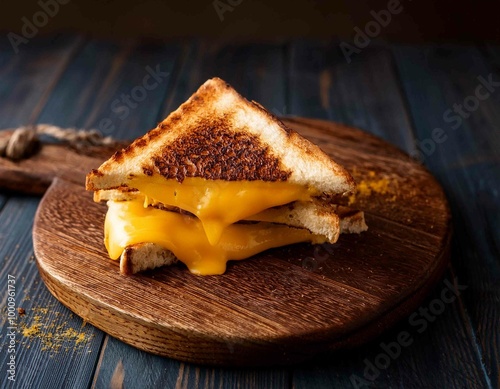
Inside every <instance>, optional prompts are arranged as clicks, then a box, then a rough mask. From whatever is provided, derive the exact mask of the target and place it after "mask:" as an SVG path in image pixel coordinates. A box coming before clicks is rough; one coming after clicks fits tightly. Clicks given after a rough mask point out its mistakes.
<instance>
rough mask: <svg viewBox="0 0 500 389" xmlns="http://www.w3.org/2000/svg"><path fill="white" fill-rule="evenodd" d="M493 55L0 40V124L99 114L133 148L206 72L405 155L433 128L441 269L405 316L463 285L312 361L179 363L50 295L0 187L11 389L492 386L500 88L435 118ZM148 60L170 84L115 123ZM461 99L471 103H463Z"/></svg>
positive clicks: (462, 94)
mask: <svg viewBox="0 0 500 389" xmlns="http://www.w3.org/2000/svg"><path fill="white" fill-rule="evenodd" d="M499 58H500V48H499V47H496V46H488V45H484V46H430V47H422V46H411V47H407V46H397V45H396V46H388V47H384V46H379V45H376V44H375V43H374V42H372V44H370V45H369V46H368V47H366V48H364V49H363V50H362V51H361V53H359V54H356V55H355V56H353V60H352V62H351V63H349V64H348V63H347V62H346V61H345V58H344V57H343V56H342V54H341V52H340V51H339V42H338V41H306V40H300V39H296V40H292V41H287V42H276V43H272V42H267V43H259V44H241V43H229V44H223V43H219V42H214V41H212V42H204V41H179V42H166V43H165V44H143V43H140V42H136V41H128V42H127V41H125V42H105V41H96V40H89V39H86V38H84V37H78V36H68V35H60V36H54V37H48V38H36V39H31V40H30V41H29V43H28V44H26V45H23V46H22V47H20V52H19V53H18V54H16V53H15V52H14V51H13V50H12V47H11V46H10V45H9V44H8V41H7V40H6V39H5V40H2V41H0V113H1V114H0V128H12V127H15V126H19V125H26V124H30V123H53V124H56V125H59V126H61V127H80V128H81V127H85V128H91V127H93V128H99V123H100V121H101V120H103V119H111V120H112V121H113V125H114V128H113V129H107V130H106V131H104V132H105V134H106V135H112V136H114V137H116V138H118V139H132V138H134V137H136V136H138V135H140V134H141V133H142V132H143V131H144V129H147V128H150V127H152V126H154V124H155V123H156V122H157V121H159V120H161V119H162V118H163V117H164V116H165V115H166V114H167V113H168V112H169V111H171V110H172V109H175V108H176V106H178V105H179V104H180V103H181V102H183V101H184V100H185V99H186V98H188V97H189V95H190V94H191V93H192V92H193V91H194V90H195V89H196V88H197V87H198V86H199V85H200V84H201V83H202V82H203V81H204V80H205V79H206V78H208V77H211V76H214V75H217V76H220V77H222V78H224V79H226V80H227V81H228V82H230V83H231V84H232V85H233V86H235V87H236V88H237V89H238V90H239V91H241V92H242V93H243V94H244V95H245V96H247V97H249V98H251V99H255V100H257V101H259V102H261V103H262V104H263V105H264V106H266V107H268V108H269V109H270V110H271V111H273V112H274V113H276V114H278V115H300V116H305V117H314V118H321V119H330V120H335V121H337V122H342V123H344V124H347V125H350V126H355V127H359V128H362V129H363V130H365V131H367V132H370V133H373V134H375V135H378V136H380V137H382V138H384V139H386V140H388V141H389V142H391V143H392V144H394V145H396V146H398V147H399V148H401V149H402V150H404V151H406V152H407V153H413V152H415V150H419V147H420V146H421V144H422V142H423V141H425V140H426V139H428V138H430V137H431V136H432V131H433V129H435V128H437V127H439V128H442V129H443V130H444V131H445V132H446V134H447V139H446V141H445V142H443V143H441V144H436V145H435V146H436V147H435V150H434V151H432V152H429V153H427V154H424V155H423V163H424V165H425V166H426V167H427V168H428V169H429V170H430V171H431V172H432V174H433V175H434V176H435V177H436V178H437V179H438V181H439V182H440V183H441V185H442V186H443V188H444V190H445V192H446V194H447V197H448V199H449V202H450V208H451V212H452V220H453V231H454V235H453V236H454V238H453V240H452V250H451V251H452V256H451V266H450V268H449V270H448V271H447V273H446V274H445V276H444V278H443V281H442V282H440V283H439V284H438V286H437V287H436V289H435V291H434V292H433V293H431V294H430V295H429V297H428V299H427V300H426V301H425V302H423V303H422V304H421V306H420V307H419V308H418V309H417V310H415V312H414V313H417V314H418V312H419V311H420V309H428V308H429V306H430V304H432V303H434V302H435V301H439V300H440V299H441V293H442V292H443V291H445V290H446V288H447V284H446V282H451V283H453V284H454V285H456V287H459V286H460V287H461V288H462V289H461V292H460V294H459V296H457V298H456V299H455V300H454V301H453V302H451V303H449V304H446V306H445V309H444V311H443V312H442V313H440V314H439V315H434V316H433V317H431V319H430V320H427V321H426V322H425V323H426V327H425V328H423V327H422V331H417V329H418V327H415V326H414V325H412V324H411V322H410V320H409V319H410V317H411V315H410V316H408V318H406V319H403V320H402V321H401V322H400V324H399V325H398V326H397V327H395V328H394V329H392V330H390V331H387V332H386V333H385V334H384V335H382V336H381V337H379V338H378V339H376V340H374V341H373V342H370V343H368V344H366V345H364V346H361V347H358V348H356V349H354V350H352V351H350V352H345V351H344V352H342V353H331V354H324V355H321V357H320V358H316V359H314V360H313V361H311V362H309V363H304V364H299V365H295V366H292V367H288V368H280V367H276V368H265V369H263V368H259V369H249V368H245V369H236V368H231V369H230V368H211V367H204V366H201V365H196V364H190V363H181V362H177V361H175V360H172V359H169V358H164V357H159V356H155V355H152V354H149V353H145V352H142V351H139V350H137V349H136V348H133V347H130V346H127V345H126V344H124V343H123V342H121V341H119V340H117V339H115V338H113V337H109V336H107V335H105V334H104V333H103V332H102V331H100V330H98V329H96V328H95V327H93V326H92V325H89V324H85V323H84V322H83V321H82V320H81V319H80V318H78V317H77V316H75V315H72V313H71V311H69V310H68V309H66V308H65V307H64V306H62V305H61V304H60V303H59V302H58V301H57V300H56V299H54V298H53V296H52V295H51V294H50V292H49V291H48V290H47V288H46V287H45V286H44V284H43V282H42V281H41V279H40V274H39V272H38V269H37V266H36V263H35V261H34V258H33V248H32V242H31V239H32V237H31V228H32V225H33V219H34V215H35V211H36V209H37V206H38V203H39V198H38V197H32V196H25V195H16V194H13V193H11V192H3V191H2V192H1V193H0V260H1V261H2V266H1V267H0V279H1V280H4V284H5V285H6V282H7V275H8V274H10V275H13V276H15V277H16V288H17V295H16V304H17V307H20V308H23V309H24V310H25V314H23V315H21V314H19V315H18V316H17V318H16V319H17V322H18V325H19V328H18V331H17V337H16V344H17V350H16V352H17V356H18V359H17V361H18V364H17V378H16V383H15V385H10V386H11V387H19V388H32V387H39V388H54V387H67V388H87V387H89V386H90V387H97V388H101V387H106V388H108V387H134V388H151V387H158V388H164V387H179V388H187V387H210V388H211V387H220V388H232V387H239V388H255V387H258V388H283V387H293V388H309V387H314V388H332V387H366V386H367V385H368V384H370V385H371V386H373V387H391V388H394V387H405V388H422V387H426V388H495V387H498V385H499V382H500V381H499V380H500V378H499V371H500V368H499V352H498V350H499V343H500V333H499V331H498V328H499V326H498V323H499V322H500V313H499V307H500V305H499V303H498V302H499V301H500V288H499V284H498V279H499V277H500V269H499V266H498V258H499V257H500V254H499V247H500V236H499V234H498V231H500V225H499V223H500V219H499V218H498V215H499V209H500V204H499V184H498V183H499V182H500V172H499V168H498V166H499V164H498V162H499V154H498V150H500V137H499V136H498V127H499V126H500V118H499V117H498V104H499V103H500V101H499V99H500V94H499V92H498V89H497V87H496V85H495V86H494V87H493V92H491V93H490V95H489V97H488V98H486V99H484V100H481V101H480V104H479V105H478V106H477V107H474V106H472V108H475V109H474V110H473V111H472V112H466V114H465V116H467V118H465V119H464V120H462V121H461V122H460V123H459V126H458V127H456V126H453V127H452V124H455V123H456V122H452V123H449V122H446V121H445V120H444V118H443V115H444V114H445V113H446V112H447V110H449V109H452V110H453V106H454V104H463V103H464V102H465V99H467V98H468V97H469V96H474V94H475V90H476V88H477V87H478V84H479V81H478V77H483V78H485V79H487V78H488V77H491V78H492V80H493V81H494V82H497V80H500V66H499V65H500V62H499ZM158 64H160V66H161V70H162V71H164V72H168V73H169V75H168V76H167V77H165V78H164V79H162V82H160V83H159V84H158V87H157V88H156V89H154V90H151V91H148V94H147V97H146V98H145V99H144V100H143V101H141V102H138V103H137V106H136V108H134V109H130V111H129V112H128V116H127V117H126V118H123V119H122V118H121V117H123V116H124V113H123V112H122V115H121V117H120V116H118V114H117V113H116V112H115V111H113V109H112V106H111V104H112V103H113V102H114V101H115V100H116V99H120V95H121V94H122V93H125V94H130V93H131V91H132V89H133V88H135V87H136V86H138V85H141V84H142V80H143V78H144V76H145V74H146V70H145V69H146V67H147V66H150V67H152V68H154V67H155V66H156V65H158ZM483 93H484V90H483ZM467 102H468V103H469V104H471V103H473V102H474V101H473V98H469V99H467ZM467 114H469V115H467ZM420 149H421V148H420ZM445 281H446V282H445ZM464 288H465V289H464ZM3 304H4V303H3ZM3 307H4V305H2V309H4V308H3ZM1 323H2V330H1V335H2V337H1V338H0V342H1V352H0V364H1V365H2V366H5V363H6V362H7V357H8V354H7V353H5V352H4V350H5V348H4V347H5V345H6V341H7V338H6V335H7V332H8V330H7V322H6V316H4V315H2V322H1ZM37 329H38V330H37ZM405 332H407V333H409V334H411V336H412V340H413V342H412V343H411V344H410V345H408V346H405V347H402V349H401V352H400V353H399V355H398V356H397V357H396V358H391V360H390V361H389V362H390V363H389V365H388V366H384V367H383V368H380V369H377V370H376V371H368V370H367V363H368V364H369V363H374V362H375V360H376V358H377V357H378V356H379V355H381V354H383V349H382V348H381V347H382V345H383V344H390V343H391V342H394V341H395V340H396V339H397V337H398V335H400V334H402V333H405ZM49 340H50V341H49ZM4 377H5V376H3V375H2V376H1V378H0V380H1V381H0V382H2V384H3V383H5V382H6V381H5V378H4ZM358 378H359V379H361V380H363V379H364V380H365V382H364V383H361V384H356V385H355V384H353V382H354V383H356V382H358V383H359V382H360V381H359V380H358V381H356V380H357V379H358ZM361 382H362V381H361ZM7 384H8V383H7ZM363 384H365V385H364V386H363Z"/></svg>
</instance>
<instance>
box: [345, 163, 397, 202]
mask: <svg viewBox="0 0 500 389" xmlns="http://www.w3.org/2000/svg"><path fill="white" fill-rule="evenodd" d="M351 173H352V175H353V177H354V179H355V180H356V189H357V193H356V194H353V195H351V196H349V205H352V204H354V202H355V201H356V200H357V199H359V198H364V197H370V196H372V195H373V194H379V195H386V197H387V198H386V200H387V201H391V202H393V201H396V199H397V196H398V192H399V185H398V181H397V180H396V179H394V178H392V179H391V178H388V177H387V176H385V175H380V174H377V173H375V172H374V171H373V170H370V171H368V174H361V173H360V172H358V170H357V169H356V168H354V169H353V171H352V172H351Z"/></svg>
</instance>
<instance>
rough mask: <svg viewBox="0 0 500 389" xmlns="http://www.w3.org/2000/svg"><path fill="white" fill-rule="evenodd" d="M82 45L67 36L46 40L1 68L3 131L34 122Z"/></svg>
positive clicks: (0, 112) (0, 114)
mask: <svg viewBox="0 0 500 389" xmlns="http://www.w3.org/2000/svg"><path fill="white" fill-rule="evenodd" d="M81 42H82V41H81V39H80V38H77V37H75V36H68V35H66V34H61V35H58V36H55V37H51V38H43V39H40V42H39V44H37V45H33V46H32V49H30V50H23V51H21V52H20V53H19V54H17V55H10V56H9V58H8V59H6V60H4V63H3V65H2V67H1V68H0V76H1V77H2V82H1V83H0V102H1V104H0V129H3V128H7V127H14V126H19V125H23V124H29V123H30V121H31V122H33V120H34V117H36V115H37V113H38V110H39V106H40V104H43V102H44V101H43V100H44V98H45V97H46V93H47V91H50V88H51V87H52V86H53V85H52V84H53V83H55V82H57V80H58V78H59V77H60V74H61V72H62V71H63V70H64V69H65V67H66V66H67V63H68V61H70V60H71V58H72V56H73V55H74V54H75V52H76V51H77V50H78V49H79V46H80V45H81ZM7 50H8V48H7Z"/></svg>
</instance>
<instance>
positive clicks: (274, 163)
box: [86, 78, 355, 194]
mask: <svg viewBox="0 0 500 389" xmlns="http://www.w3.org/2000/svg"><path fill="white" fill-rule="evenodd" d="M151 175H161V176H163V177H165V178H167V179H175V180H177V181H178V182H182V181H183V180H184V179H186V178H189V177H201V178H205V179H208V180H224V181H241V180H248V181H255V180H262V181H286V182H290V183H294V184H299V185H302V186H306V187H310V188H314V189H316V190H317V191H318V192H321V193H325V194H339V193H340V194H347V193H350V192H353V191H354V189H355V185H354V180H353V179H352V177H351V176H350V174H349V173H348V172H347V171H346V170H345V169H344V168H343V167H341V166H340V165H338V164H337V163H335V162H334V161H332V160H331V159H330V158H329V157H328V156H327V155H326V154H325V153H324V152H323V151H321V149H320V148H319V147H317V146H316V145H314V144H312V143H311V142H309V141H308V140H306V139H304V138H303V137H301V136H300V135H299V134H297V133H296V132H295V131H293V130H291V129H289V128H287V127H286V126H285V125H284V124H283V123H282V122H281V121H280V120H278V119H277V118H276V117H275V116H274V115H272V114H271V113H269V112H268V111H266V110H265V109H264V108H263V107H262V106H261V105H259V104H257V103H255V102H249V101H248V100H246V99H245V98H243V97H242V96H240V95H239V94H238V93H237V92H236V91H235V90H234V89H233V88H232V87H231V86H230V85H228V84H227V83H225V82H224V81H223V80H221V79H219V78H213V79H210V80H208V81H207V82H205V83H204V84H203V85H202V86H201V87H200V88H199V89H198V91H197V92H196V93H194V94H193V95H192V96H191V97H190V98H189V100H187V101H186V102H185V103H184V104H182V105H181V106H180V107H179V108H178V109H177V110H176V111H174V112H172V113H171V114H170V115H169V116H168V117H167V118H166V119H165V120H163V121H162V122H161V123H160V124H158V126H157V127H156V128H155V129H153V130H151V131H149V132H148V133H147V134H146V135H144V136H143V137H141V138H139V139H137V140H135V141H134V142H133V143H132V144H131V145H130V146H128V147H127V148H125V149H123V150H121V151H118V152H117V153H115V154H114V155H113V156H112V157H111V158H110V159H109V160H108V161H106V162H104V163H103V164H102V165H101V166H100V167H99V168H98V169H97V170H92V171H91V172H90V173H89V174H88V175H87V182H86V188H87V189H88V190H94V191H96V190H100V189H115V188H123V187H127V186H130V185H129V184H130V180H131V179H132V178H134V177H138V176H151ZM131 187H133V186H131Z"/></svg>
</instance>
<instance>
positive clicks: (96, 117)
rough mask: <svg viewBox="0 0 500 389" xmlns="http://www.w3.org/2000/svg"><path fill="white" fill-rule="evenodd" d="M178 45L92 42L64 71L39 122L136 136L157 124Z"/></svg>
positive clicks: (115, 135)
mask: <svg viewBox="0 0 500 389" xmlns="http://www.w3.org/2000/svg"><path fill="white" fill-rule="evenodd" d="M180 49H181V48H180V46H179V45H157V46H151V45H139V44H138V43H136V42H133V41H131V42H127V43H122V44H116V43H110V42H105V41H104V42H103V41H101V42H100V41H97V42H89V43H88V44H87V45H86V46H85V47H84V48H83V50H82V53H81V55H79V56H78V57H77V58H75V60H74V61H73V62H72V64H71V65H70V66H69V68H68V69H67V71H66V72H65V74H63V76H62V78H61V82H60V83H59V84H58V85H57V87H56V88H55V90H54V92H53V93H52V95H51V98H50V99H49V101H48V102H47V105H46V106H45V109H44V111H43V112H42V114H41V115H40V118H39V122H49V123H53V124H56V125H60V126H76V127H82V128H86V129H89V128H97V129H98V130H100V131H101V132H102V133H103V134H105V135H111V136H113V137H115V138H117V139H134V138H135V137H137V136H139V135H141V134H143V133H144V132H145V131H146V130H148V129H150V128H153V127H155V126H156V124H157V122H156V118H157V117H158V111H159V107H160V105H161V103H162V102H163V99H164V97H165V94H166V93H167V91H168V90H169V89H170V83H171V80H172V74H171V73H172V70H173V66H174V64H175V61H176V59H177V56H178V54H179V52H180Z"/></svg>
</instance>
